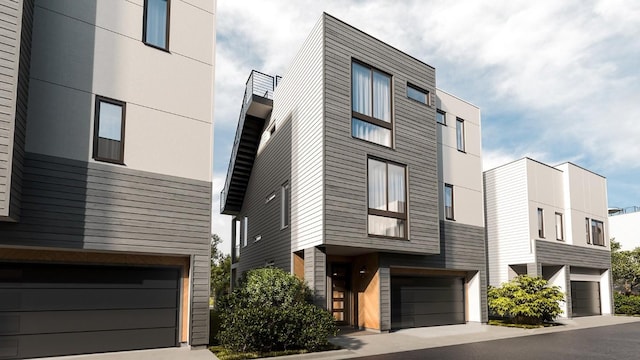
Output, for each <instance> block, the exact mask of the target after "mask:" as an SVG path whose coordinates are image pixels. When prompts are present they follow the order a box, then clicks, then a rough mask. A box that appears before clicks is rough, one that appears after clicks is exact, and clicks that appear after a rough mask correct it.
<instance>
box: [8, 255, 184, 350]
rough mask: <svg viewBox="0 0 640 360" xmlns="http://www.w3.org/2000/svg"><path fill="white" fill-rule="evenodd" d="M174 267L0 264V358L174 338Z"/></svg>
mask: <svg viewBox="0 0 640 360" xmlns="http://www.w3.org/2000/svg"><path fill="white" fill-rule="evenodd" d="M178 284H179V271H178V269H174V268H149V267H119V266H90V265H53V264H11V263H9V264H0V359H22V358H29V357H40V356H55V355H70V354H82V353H94V352H106V351H118V350H134V349H147V348H155V347H170V346H176V345H177V336H178V334H177V318H178V310H177V309H178V296H179V291H178V289H179V287H178Z"/></svg>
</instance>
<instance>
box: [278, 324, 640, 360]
mask: <svg viewBox="0 0 640 360" xmlns="http://www.w3.org/2000/svg"><path fill="white" fill-rule="evenodd" d="M558 322H559V323H562V324H563V325H562V326H553V327H547V328H539V329H530V330H528V329H518V328H507V327H503V326H491V325H482V324H473V323H472V324H466V325H450V326H437V327H426V328H416V329H406V330H399V331H396V332H393V333H389V334H377V333H372V332H367V331H360V332H354V333H350V334H345V335H339V336H337V337H335V338H334V339H332V340H331V342H332V343H334V344H336V345H339V346H341V347H342V348H343V349H342V350H336V351H327V352H321V353H312V354H304V355H293V356H282V357H278V358H270V359H274V360H275V359H289V360H298V359H300V360H303V359H304V360H319V359H322V360H333V359H349V358H354V357H359V356H369V355H379V354H388V353H395V352H401V351H410V350H418V349H427V348H433V347H440V346H450V345H459V344H467V343H473V342H480V341H490V340H498V339H506V338H513V337H520V336H530V335H537V334H546V333H553V332H560V331H569V330H577V329H586V328H591V327H597V326H608V325H618V324H625V323H629V322H640V317H626V316H590V317H582V318H575V319H571V320H559V321H558Z"/></svg>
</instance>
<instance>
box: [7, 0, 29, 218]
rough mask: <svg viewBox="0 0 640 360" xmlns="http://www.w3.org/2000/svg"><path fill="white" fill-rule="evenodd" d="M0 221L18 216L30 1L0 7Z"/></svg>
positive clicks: (18, 1) (27, 67)
mask: <svg viewBox="0 0 640 360" xmlns="http://www.w3.org/2000/svg"><path fill="white" fill-rule="evenodd" d="M0 23H1V24H2V25H1V26H0V220H1V219H2V218H3V217H6V218H8V219H10V220H13V221H17V220H18V219H19V217H20V198H21V196H20V195H21V188H22V166H23V156H24V141H25V140H24V134H25V127H26V118H27V110H26V107H27V97H28V93H29V87H28V84H29V68H30V59H31V26H32V23H33V0H25V1H22V0H17V1H5V2H3V3H2V4H0Z"/></svg>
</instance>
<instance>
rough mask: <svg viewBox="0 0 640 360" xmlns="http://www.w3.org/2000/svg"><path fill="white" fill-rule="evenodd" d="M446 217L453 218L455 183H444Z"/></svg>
mask: <svg viewBox="0 0 640 360" xmlns="http://www.w3.org/2000/svg"><path fill="white" fill-rule="evenodd" d="M444 217H445V219H447V220H453V219H454V218H453V185H450V184H444Z"/></svg>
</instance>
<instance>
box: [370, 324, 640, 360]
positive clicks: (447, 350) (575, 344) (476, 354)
mask: <svg viewBox="0 0 640 360" xmlns="http://www.w3.org/2000/svg"><path fill="white" fill-rule="evenodd" d="M639 339H640V322H633V323H628V324H621V325H611V326H602V327H594V328H588V329H579V330H573V331H564V332H553V333H546V334H539V335H531V336H524V337H515V338H509V339H503V340H492V341H485V342H477V343H470V344H463V345H454V346H445V347H436V348H430V349H422V350H413V351H405V352H396V353H390V354H384V355H374V356H367V357H359V358H358V359H371V360H373V359H375V360H386V359H472V360H483V359H487V360H488V359H491V360H501V359H505V360H506V359H518V360H529V359H531V360H533V359H580V360H590V359H593V360H596V359H597V360H602V359H640V342H639V341H640V340H639Z"/></svg>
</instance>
